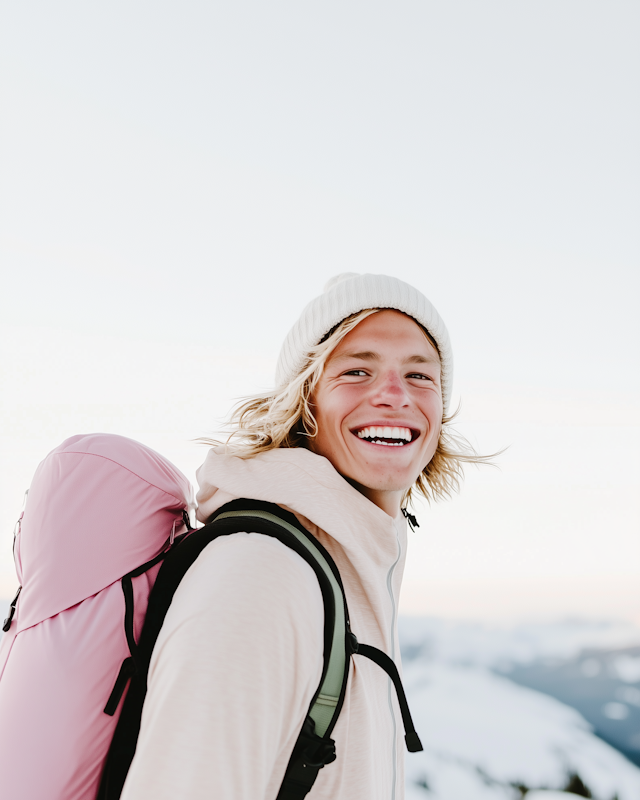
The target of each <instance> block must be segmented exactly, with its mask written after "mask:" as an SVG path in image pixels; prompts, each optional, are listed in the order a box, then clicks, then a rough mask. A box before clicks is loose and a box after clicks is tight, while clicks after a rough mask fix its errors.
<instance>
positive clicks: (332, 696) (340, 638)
mask: <svg viewBox="0 0 640 800" xmlns="http://www.w3.org/2000/svg"><path fill="white" fill-rule="evenodd" d="M228 517H258V518H259V519H265V520H268V521H269V522H273V523H275V524H276V525H279V526H280V527H281V528H285V530H287V531H289V533H291V534H292V536H295V537H296V539H297V540H298V541H299V542H300V543H301V544H302V545H304V547H305V548H306V549H307V550H308V551H309V552H310V553H311V555H312V556H313V558H314V559H315V560H316V561H317V562H318V564H319V565H320V567H321V568H322V571H323V572H324V573H325V574H326V576H327V578H328V579H329V583H330V584H331V590H332V592H333V599H334V607H335V610H336V612H335V625H334V628H333V639H332V641H331V652H330V654H329V666H328V668H327V674H326V675H325V678H324V681H323V682H322V686H321V687H320V693H319V695H318V697H317V699H316V701H315V703H314V704H313V706H312V707H311V709H310V711H309V716H310V717H311V719H313V721H314V722H315V726H316V728H315V732H316V733H317V734H318V736H324V734H325V733H326V731H327V728H328V727H329V725H330V724H331V721H332V719H333V715H334V712H335V708H336V706H337V705H338V701H339V699H340V693H341V692H342V679H343V677H344V669H345V661H346V651H345V635H346V620H345V616H344V598H343V594H342V589H341V588H340V585H339V584H338V581H337V580H336V577H335V575H334V574H333V571H332V569H331V567H330V566H329V564H328V563H327V560H326V558H325V557H324V555H323V554H322V553H321V552H320V550H319V549H318V548H317V547H316V546H315V545H314V544H313V542H312V541H311V540H310V539H308V538H307V537H306V536H305V535H304V534H302V533H301V532H300V531H299V530H298V529H297V528H296V527H294V526H293V525H290V524H289V523H288V522H286V521H285V520H283V519H281V518H280V517H278V516H276V515H275V514H270V513H269V512H268V511H261V510H258V509H256V510H251V511H225V512H224V513H223V514H220V516H218V517H216V521H217V520H219V519H227V518H228ZM248 532H249V531H248Z"/></svg>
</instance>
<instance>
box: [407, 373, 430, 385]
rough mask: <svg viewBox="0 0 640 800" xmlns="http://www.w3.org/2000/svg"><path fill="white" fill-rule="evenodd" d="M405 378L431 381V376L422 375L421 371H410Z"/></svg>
mask: <svg viewBox="0 0 640 800" xmlns="http://www.w3.org/2000/svg"><path fill="white" fill-rule="evenodd" d="M407 378H410V379H411V380H419V381H431V382H432V383H433V378H432V377H431V376H430V375H424V374H423V373H422V372H411V373H410V374H409V375H407Z"/></svg>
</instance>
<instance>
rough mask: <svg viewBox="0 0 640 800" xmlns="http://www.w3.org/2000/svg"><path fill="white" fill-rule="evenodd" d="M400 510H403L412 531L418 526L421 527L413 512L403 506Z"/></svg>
mask: <svg viewBox="0 0 640 800" xmlns="http://www.w3.org/2000/svg"><path fill="white" fill-rule="evenodd" d="M400 511H402V514H403V516H404V518H405V519H406V520H407V522H408V523H409V527H410V528H411V530H412V531H415V529H416V528H419V527H420V525H418V520H417V519H416V518H415V517H414V516H413V514H411V513H410V512H409V511H407V509H406V508H401V509H400Z"/></svg>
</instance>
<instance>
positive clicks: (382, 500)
mask: <svg viewBox="0 0 640 800" xmlns="http://www.w3.org/2000/svg"><path fill="white" fill-rule="evenodd" d="M347 480H348V481H349V483H350V484H351V485H352V486H353V488H354V489H357V490H358V491H359V492H360V494H363V495H364V496H365V497H366V498H367V500H371V502H372V503H373V504H374V505H375V506H378V508H379V509H381V510H382V511H384V513H385V514H388V515H389V516H390V517H393V519H395V518H396V517H397V516H398V514H399V513H400V505H401V503H402V498H403V496H404V492H403V491H401V490H398V491H383V490H381V489H370V488H369V487H368V486H362V485H361V484H359V483H356V481H352V480H349V479H348V478H347Z"/></svg>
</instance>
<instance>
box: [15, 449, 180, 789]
mask: <svg viewBox="0 0 640 800" xmlns="http://www.w3.org/2000/svg"><path fill="white" fill-rule="evenodd" d="M194 505H195V504H194V500H193V490H192V487H191V485H190V484H189V481H188V480H187V478H186V477H185V476H184V475H183V474H182V473H181V472H180V471H179V470H178V469H176V467H174V466H173V465H172V464H171V463H170V462H169V461H167V460H166V459H165V458H163V457H162V456H160V455H159V454H158V453H156V452H154V451H153V450H151V449H149V448H148V447H145V446H144V445H141V444H139V443H138V442H134V441H132V440H131V439H126V438H124V437H122V436H114V435H110V434H90V435H81V436H73V437H72V438H70V439H67V440H66V441H65V442H63V443H62V444H61V445H60V446H59V447H57V448H56V449H55V450H53V451H52V452H51V453H49V455H48V456H47V457H46V458H45V459H44V461H43V462H42V463H41V464H40V465H39V467H38V469H37V471H36V474H35V476H34V479H33V483H32V485H31V488H30V490H29V495H28V501H27V504H26V507H25V510H24V514H23V517H22V519H21V523H20V525H19V530H18V533H17V535H16V538H15V543H14V555H15V562H16V570H17V573H18V579H19V581H20V584H21V587H22V589H21V592H19V598H18V599H17V603H15V604H14V605H15V611H14V610H12V611H11V613H10V615H9V617H8V619H7V621H6V622H5V626H4V628H5V630H6V633H5V634H4V636H3V638H2V641H1V642H0V786H1V787H2V796H3V797H6V798H12V799H14V800H94V798H95V797H96V794H97V791H98V786H99V783H100V777H101V773H102V768H103V764H104V761H105V758H106V756H107V752H108V749H109V745H110V743H111V739H112V737H113V733H114V730H115V727H116V724H117V721H118V716H119V714H120V710H121V708H122V702H121V701H120V700H121V697H122V695H123V694H124V692H125V691H126V687H127V683H128V677H129V672H128V669H127V665H128V664H129V663H130V648H129V644H128V642H127V632H129V635H131V632H132V634H133V636H134V637H135V638H136V639H137V637H138V636H139V635H140V631H141V628H142V623H143V620H144V616H145V612H146V608H147V602H148V597H149V592H150V590H151V587H152V586H153V583H154V581H155V578H156V575H157V573H158V570H159V568H160V560H161V559H162V554H163V553H164V552H165V551H166V550H167V548H168V547H169V545H170V543H172V542H173V540H174V538H175V536H178V535H181V534H182V533H184V532H185V531H186V530H187V528H188V519H189V518H188V514H189V512H190V510H191V509H192V508H193V507H194ZM140 567H143V569H142V571H140V570H139V569H138V568H140ZM132 572H140V574H137V575H131V576H130V577H128V578H126V579H124V578H123V576H127V575H128V574H129V573H132ZM126 592H129V593H130V595H131V598H130V600H132V601H133V603H131V602H129V603H128V604H125V593H126ZM126 605H127V606H128V607H129V608H130V609H132V611H133V613H131V612H130V617H131V618H130V619H128V620H125V607H126ZM108 706H110V707H109V708H108V711H111V712H112V713H111V714H109V713H104V712H105V707H108Z"/></svg>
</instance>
